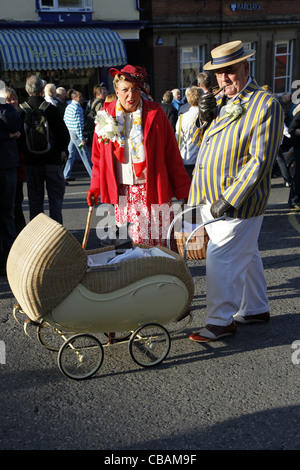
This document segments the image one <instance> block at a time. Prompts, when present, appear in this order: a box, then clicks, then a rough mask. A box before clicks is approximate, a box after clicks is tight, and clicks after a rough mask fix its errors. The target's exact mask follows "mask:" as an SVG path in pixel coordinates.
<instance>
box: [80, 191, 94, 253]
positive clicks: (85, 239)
mask: <svg viewBox="0 0 300 470" xmlns="http://www.w3.org/2000/svg"><path fill="white" fill-rule="evenodd" d="M91 203H92V205H91V206H89V212H88V216H87V221H86V226H85V232H84V237H83V241H82V245H81V246H82V248H83V249H84V250H85V249H86V245H87V241H88V238H89V234H90V228H91V222H92V215H93V210H94V205H95V198H94V196H91Z"/></svg>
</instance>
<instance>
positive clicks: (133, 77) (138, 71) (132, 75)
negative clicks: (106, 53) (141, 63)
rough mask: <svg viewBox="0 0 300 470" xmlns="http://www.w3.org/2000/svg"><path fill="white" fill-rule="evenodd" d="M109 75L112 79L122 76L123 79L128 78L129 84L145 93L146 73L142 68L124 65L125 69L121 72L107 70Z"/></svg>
mask: <svg viewBox="0 0 300 470" xmlns="http://www.w3.org/2000/svg"><path fill="white" fill-rule="evenodd" d="M109 73H110V74H111V76H112V77H115V75H124V77H126V78H128V80H130V81H131V82H133V83H134V84H135V85H137V86H138V87H139V88H141V89H142V90H143V91H144V92H145V93H147V92H146V90H145V88H144V87H145V82H146V80H147V73H146V70H145V69H144V68H142V67H138V66H134V65H125V67H124V68H123V69H121V70H118V69H114V68H113V69H109Z"/></svg>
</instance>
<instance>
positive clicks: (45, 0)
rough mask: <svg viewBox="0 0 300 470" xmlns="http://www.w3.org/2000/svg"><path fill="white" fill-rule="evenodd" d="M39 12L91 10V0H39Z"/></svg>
mask: <svg viewBox="0 0 300 470" xmlns="http://www.w3.org/2000/svg"><path fill="white" fill-rule="evenodd" d="M39 3H40V5H39V6H40V8H39V9H40V10H48V11H49V9H51V10H78V9H80V10H91V9H92V6H93V5H92V3H93V0H40V2H39Z"/></svg>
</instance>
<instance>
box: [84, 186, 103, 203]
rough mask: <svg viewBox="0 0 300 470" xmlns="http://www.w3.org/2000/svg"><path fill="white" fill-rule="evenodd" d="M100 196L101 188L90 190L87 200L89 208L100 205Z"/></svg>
mask: <svg viewBox="0 0 300 470" xmlns="http://www.w3.org/2000/svg"><path fill="white" fill-rule="evenodd" d="M99 196H100V189H99V188H92V189H89V190H88V191H87V193H86V199H87V203H88V205H89V206H94V205H97V204H98V199H99Z"/></svg>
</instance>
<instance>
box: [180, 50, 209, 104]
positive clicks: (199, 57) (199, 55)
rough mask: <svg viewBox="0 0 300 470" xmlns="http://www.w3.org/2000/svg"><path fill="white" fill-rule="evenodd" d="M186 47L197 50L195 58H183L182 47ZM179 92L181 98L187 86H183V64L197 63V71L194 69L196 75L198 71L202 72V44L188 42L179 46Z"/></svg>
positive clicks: (203, 55)
mask: <svg viewBox="0 0 300 470" xmlns="http://www.w3.org/2000/svg"><path fill="white" fill-rule="evenodd" d="M187 48H195V49H196V50H197V58H196V60H194V59H193V60H184V49H187ZM179 62H180V87H179V89H180V93H181V99H182V98H183V97H184V94H185V90H186V89H187V88H188V87H187V86H184V70H185V68H184V67H183V65H184V64H193V65H194V64H195V63H196V64H197V71H196V77H195V78H197V75H198V73H200V72H202V70H203V65H204V64H205V46H204V45H197V44H189V45H182V46H180V60H179Z"/></svg>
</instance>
